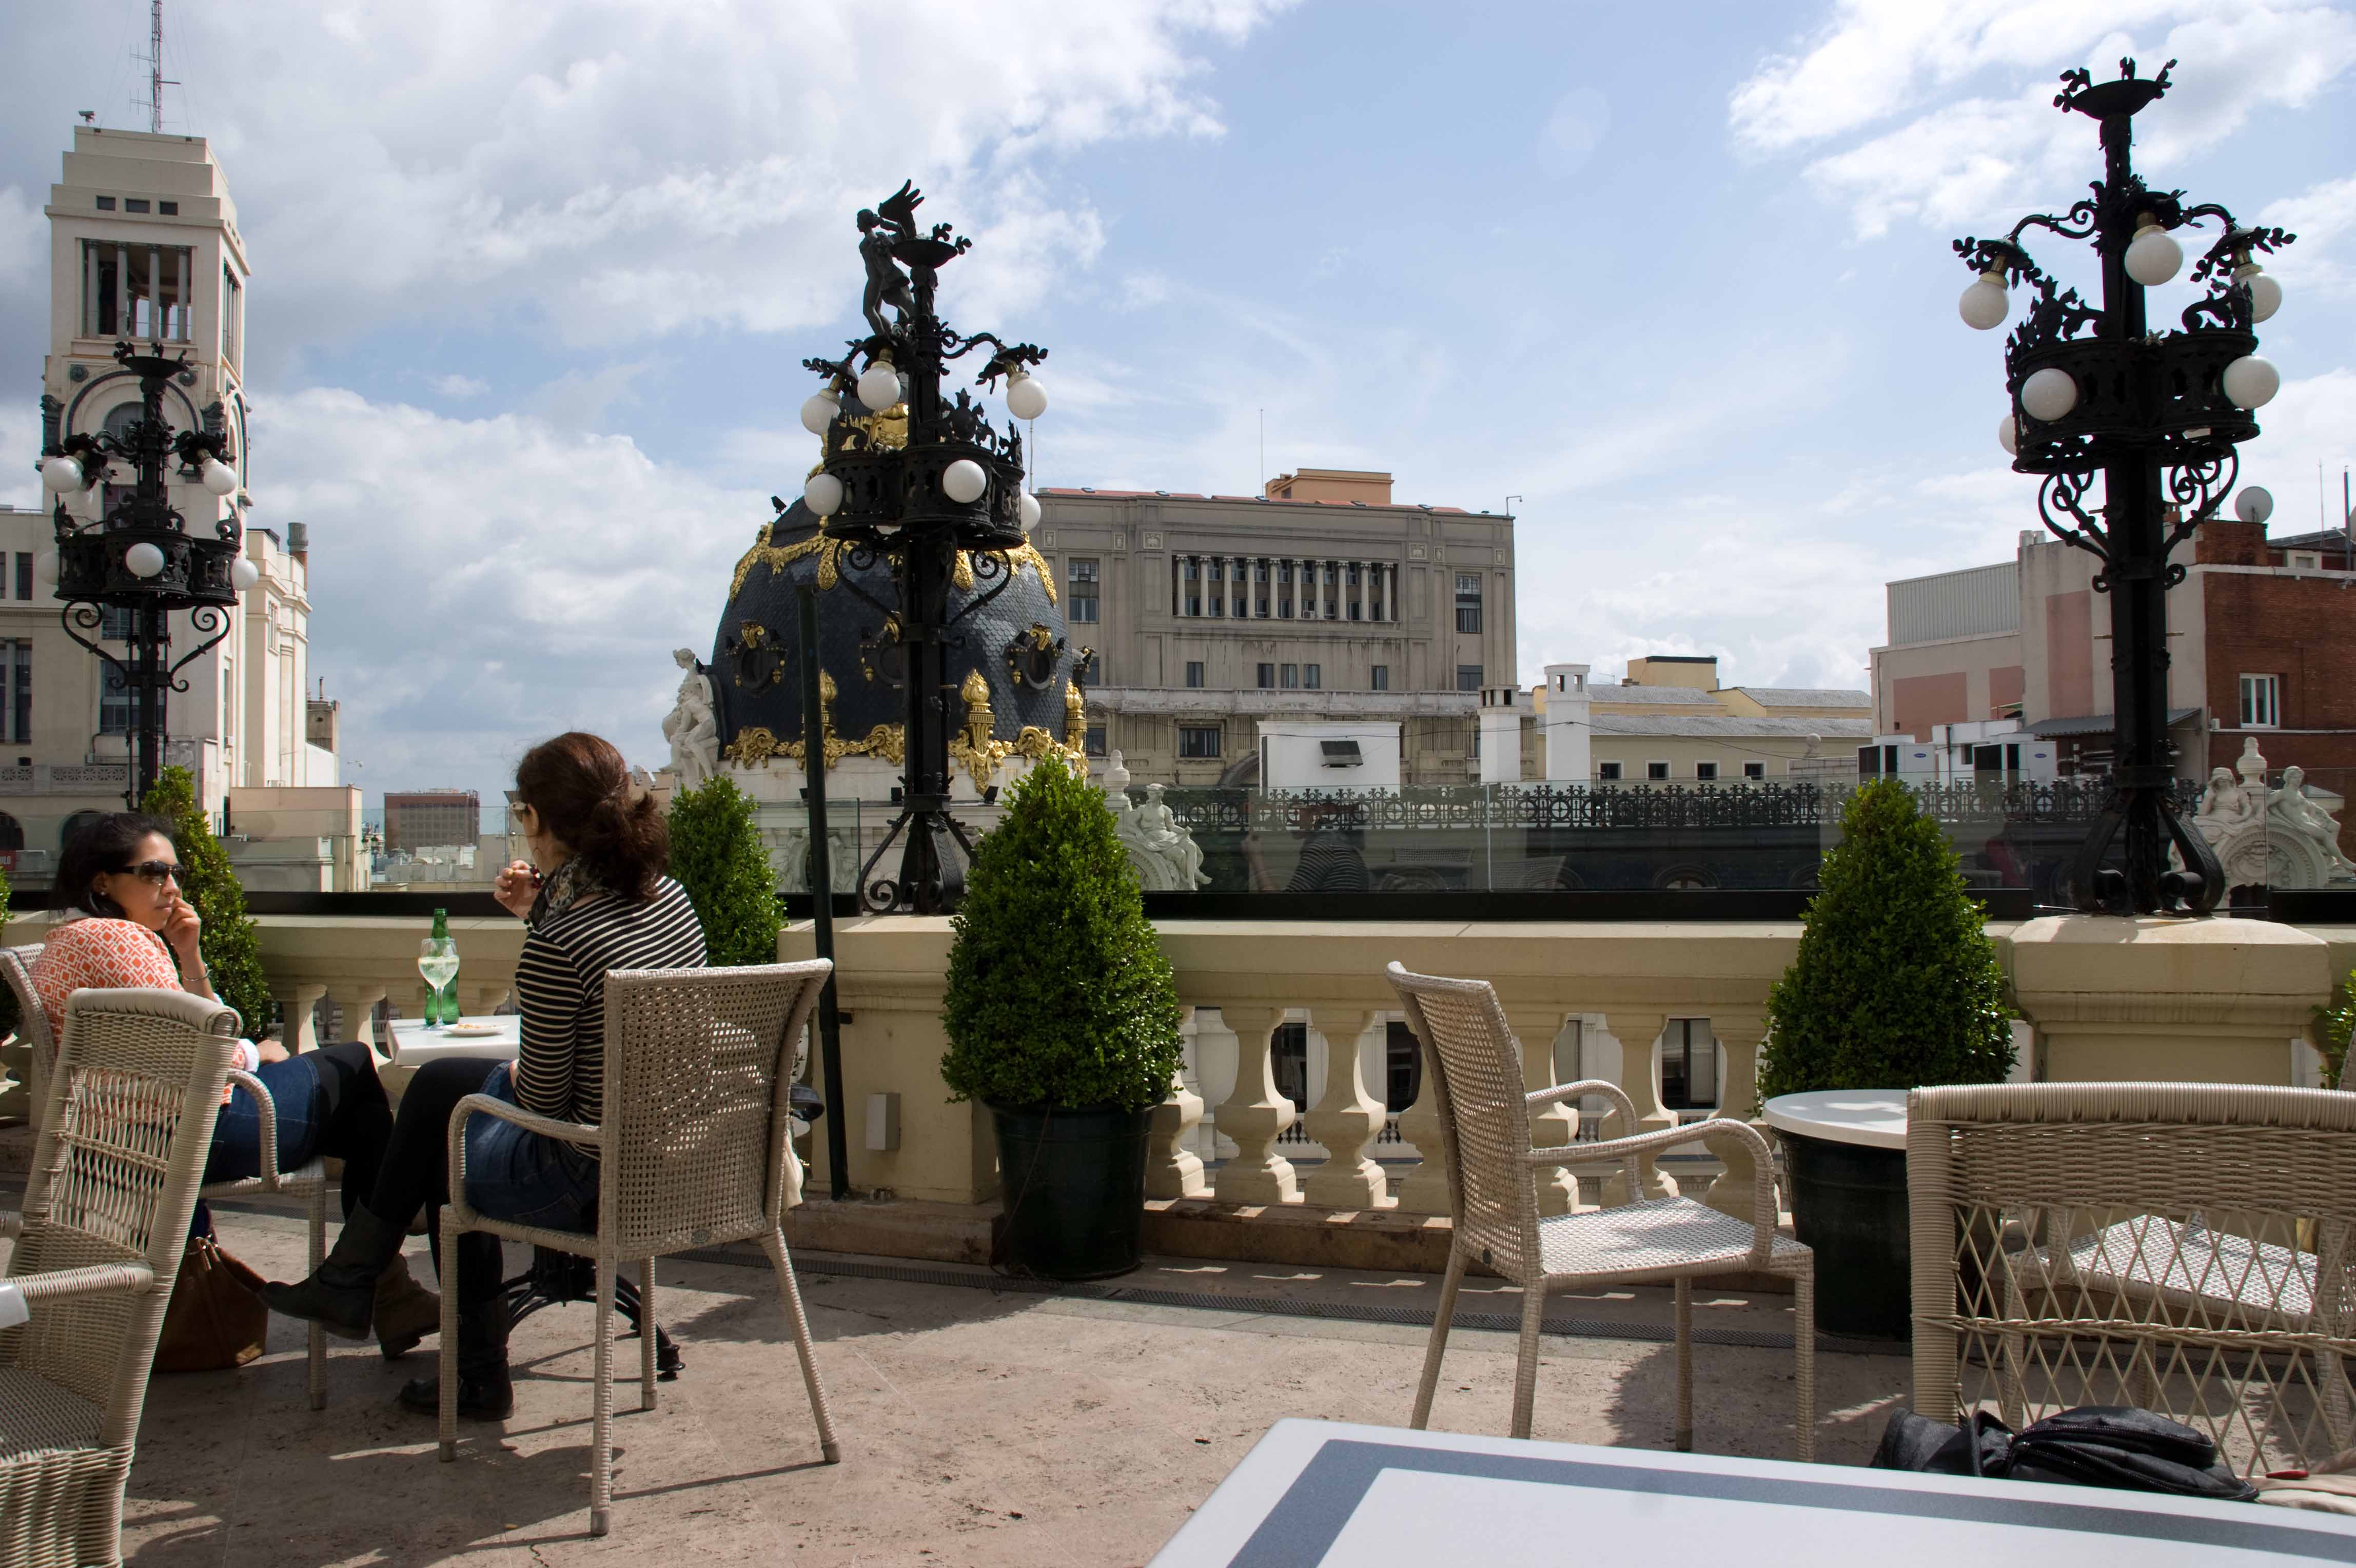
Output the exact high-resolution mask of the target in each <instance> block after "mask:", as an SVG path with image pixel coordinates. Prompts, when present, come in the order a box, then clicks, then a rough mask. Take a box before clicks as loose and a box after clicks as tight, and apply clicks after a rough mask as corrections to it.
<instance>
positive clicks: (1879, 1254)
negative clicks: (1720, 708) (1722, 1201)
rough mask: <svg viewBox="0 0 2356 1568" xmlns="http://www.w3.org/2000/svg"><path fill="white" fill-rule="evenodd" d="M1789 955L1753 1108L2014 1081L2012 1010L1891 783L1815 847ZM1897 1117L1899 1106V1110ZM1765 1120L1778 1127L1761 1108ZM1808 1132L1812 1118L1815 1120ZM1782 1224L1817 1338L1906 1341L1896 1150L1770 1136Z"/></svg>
mask: <svg viewBox="0 0 2356 1568" xmlns="http://www.w3.org/2000/svg"><path fill="white" fill-rule="evenodd" d="M1817 875H1818V888H1819V890H1818V892H1817V894H1816V896H1815V897H1814V898H1812V899H1810V900H1809V901H1808V907H1807V910H1806V912H1805V914H1804V919H1805V921H1806V929H1805V930H1804V932H1803V933H1802V934H1801V937H1800V950H1799V952H1798V954H1797V956H1796V957H1794V960H1793V961H1792V965H1791V967H1790V968H1789V969H1787V970H1785V971H1784V972H1783V978H1782V979H1781V980H1778V981H1777V982H1776V983H1775V984H1774V986H1773V988H1772V990H1770V991H1769V993H1768V995H1767V1029H1768V1033H1767V1038H1766V1041H1765V1043H1764V1044H1763V1046H1762V1058H1761V1061H1760V1064H1759V1094H1760V1098H1761V1100H1762V1101H1773V1100H1775V1099H1776V1098H1777V1097H1779V1096H1783V1095H1797V1094H1820V1093H1823V1092H1824V1091H1826V1090H1885V1091H1901V1093H1902V1091H1903V1090H1910V1089H1916V1088H1920V1087H1921V1086H1922V1085H1924V1084H1944V1083H1997V1082H2001V1081H2002V1080H2003V1079H2005V1078H2006V1077H2007V1076H2008V1074H2009V1073H2010V1072H2011V1071H2012V1060H2013V1046H2012V1010H2011V1008H2010V1006H2009V1005H2008V1001H2007V998H2006V993H2005V982H2004V972H2003V970H2002V968H2001V967H2000V966H1999V965H1998V963H1997V956H1996V948H1995V946H1994V944H1992V943H1991V942H1990V941H1989V940H1988V938H1987V910H1986V908H1985V907H1984V906H1983V905H1981V904H1980V903H1979V902H1978V901H1977V900H1976V899H1974V898H1972V897H1969V896H1968V895H1967V894H1966V892H1965V886H1964V878H1963V873H1962V871H1961V869H1960V867H1959V865H1958V862H1957V859H1956V855H1955V852H1954V850H1953V849H1952V848H1950V847H1949V846H1948V843H1947V840H1946V835H1945V834H1944V833H1943V832H1940V831H1939V824H1938V823H1937V822H1933V821H1932V820H1931V819H1930V818H1928V817H1926V816H1924V815H1923V814H1922V811H1921V810H1920V808H1919V807H1918V806H1917V805H1916V803H1915V800H1914V797H1913V794H1912V792H1911V791H1910V790H1908V789H1906V787H1905V786H1904V785H1903V784H1901V783H1900V782H1898V781H1897V780H1895V779H1877V780H1875V781H1874V782H1872V783H1870V784H1868V785H1866V786H1865V787H1864V788H1863V789H1859V790H1858V791H1857V793H1856V794H1855V795H1853V796H1851V797H1850V798H1849V800H1848V804H1847V807H1846V808H1845V809H1844V810H1843V811H1842V813H1841V841H1840V843H1837V844H1836V845H1835V846H1834V847H1833V848H1832V849H1830V850H1828V851H1826V854H1825V858H1824V865H1823V867H1822V869H1821V870H1820V871H1819V872H1818V874H1817ZM1901 1109H1902V1100H1901ZM1767 1111H1768V1121H1769V1122H1770V1124H1771V1125H1772V1124H1776V1123H1777V1122H1778V1121H1779V1118H1778V1115H1777V1113H1776V1108H1775V1107H1774V1106H1772V1105H1769V1106H1768V1107H1767ZM1814 1124H1817V1125H1821V1123H1814ZM1777 1131H1778V1132H1779V1133H1781V1134H1782V1136H1783V1145H1784V1152H1785V1158H1786V1160H1787V1163H1788V1165H1789V1167H1790V1173H1791V1178H1792V1182H1791V1191H1792V1228H1793V1230H1794V1232H1795V1233H1796V1234H1797V1235H1798V1237H1799V1239H1800V1240H1803V1241H1804V1242H1806V1243H1807V1244H1808V1245H1809V1246H1811V1247H1814V1248H1815V1249H1816V1253H1817V1259H1816V1277H1817V1278H1818V1279H1819V1280H1822V1281H1824V1282H1826V1285H1825V1288H1824V1290H1823V1291H1822V1292H1821V1293H1820V1294H1818V1295H1817V1298H1816V1320H1817V1322H1818V1324H1819V1325H1821V1326H1823V1327H1824V1328H1825V1329H1826V1332H1828V1333H1834V1334H1845V1335H1851V1336H1856V1337H1869V1338H1891V1339H1896V1338H1906V1337H1910V1333H1911V1326H1912V1311H1913V1309H1912V1284H1911V1281H1910V1277H1909V1273H1908V1257H1909V1249H1908V1246H1907V1227H1908V1218H1907V1207H1906V1150H1905V1145H1904V1142H1903V1139H1902V1138H1901V1139H1899V1140H1898V1142H1897V1146H1895V1147H1894V1148H1893V1147H1889V1146H1887V1143H1888V1139H1887V1137H1886V1135H1885V1136H1884V1137H1883V1139H1882V1146H1876V1144H1874V1143H1873V1142H1870V1141H1858V1139H1860V1138H1866V1137H1868V1136H1869V1134H1868V1133H1866V1132H1865V1130H1862V1129H1860V1130H1858V1132H1857V1133H1854V1134H1852V1135H1846V1136H1840V1137H1827V1136H1818V1135H1812V1134H1808V1133H1798V1132H1795V1131H1794V1130H1792V1129H1791V1128H1790V1127H1788V1126H1778V1127H1777Z"/></svg>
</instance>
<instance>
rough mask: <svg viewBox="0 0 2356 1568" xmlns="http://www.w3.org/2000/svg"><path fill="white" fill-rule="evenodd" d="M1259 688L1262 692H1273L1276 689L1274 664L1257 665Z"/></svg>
mask: <svg viewBox="0 0 2356 1568" xmlns="http://www.w3.org/2000/svg"><path fill="white" fill-rule="evenodd" d="M1259 689H1260V690H1261V691H1263V692H1273V691H1275V690H1276V666H1275V665H1273V664H1263V665H1261V666H1260V667H1259Z"/></svg>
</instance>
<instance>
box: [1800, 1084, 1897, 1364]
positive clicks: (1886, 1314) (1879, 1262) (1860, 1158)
mask: <svg viewBox="0 0 2356 1568" xmlns="http://www.w3.org/2000/svg"><path fill="white" fill-rule="evenodd" d="M1780 1135H1781V1136H1782V1138H1783V1147H1784V1150H1785V1154H1786V1157H1787V1159H1788V1161H1789V1164H1790V1169H1791V1175H1792V1231H1793V1234H1794V1235H1795V1236H1797V1237H1798V1238H1799V1239H1800V1240H1802V1241H1803V1242H1804V1243H1805V1244H1807V1245H1808V1246H1810V1247H1812V1248H1814V1249H1815V1254H1816V1326H1817V1328H1819V1329H1820V1330H1822V1331H1823V1332H1825V1333H1826V1334H1837V1335H1839V1336H1841V1337H1844V1338H1849V1339H1901V1340H1911V1339H1912V1338H1913V1337H1914V1288H1913V1275H1912V1272H1911V1268H1912V1265H1911V1258H1912V1249H1911V1248H1910V1247H1909V1245H1908V1242H1907V1232H1908V1229H1909V1226H1910V1224H1911V1220H1910V1219H1909V1216H1908V1214H1907V1208H1906V1151H1905V1150H1903V1149H1878V1148H1870V1147H1868V1146H1866V1145H1864V1144H1836V1143H1833V1142H1831V1141H1829V1140H1827V1139H1824V1138H1810V1137H1806V1136H1804V1135H1803V1134H1801V1133H1794V1132H1790V1131H1783V1132H1782V1133H1781V1134H1780Z"/></svg>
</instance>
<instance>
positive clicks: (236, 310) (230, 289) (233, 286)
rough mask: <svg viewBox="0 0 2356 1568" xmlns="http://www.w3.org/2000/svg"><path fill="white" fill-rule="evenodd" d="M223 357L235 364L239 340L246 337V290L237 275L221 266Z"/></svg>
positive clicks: (223, 265)
mask: <svg viewBox="0 0 2356 1568" xmlns="http://www.w3.org/2000/svg"><path fill="white" fill-rule="evenodd" d="M220 306H221V312H220V317H221V357H222V358H223V359H225V360H230V361H232V362H234V361H235V360H236V359H237V345H238V340H239V339H240V338H242V337H243V336H244V335H245V290H244V289H242V288H241V287H239V286H238V282H237V274H235V273H233V272H231V271H230V269H229V264H228V263H222V264H221V300H220Z"/></svg>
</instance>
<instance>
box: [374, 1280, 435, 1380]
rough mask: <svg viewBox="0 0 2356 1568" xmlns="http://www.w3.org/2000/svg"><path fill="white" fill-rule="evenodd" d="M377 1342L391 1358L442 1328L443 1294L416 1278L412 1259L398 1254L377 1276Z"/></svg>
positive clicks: (375, 1321)
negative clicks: (411, 1273)
mask: <svg viewBox="0 0 2356 1568" xmlns="http://www.w3.org/2000/svg"><path fill="white" fill-rule="evenodd" d="M372 1320H373V1322H374V1324H375V1326H376V1342H377V1345H378V1347H379V1348H381V1349H382V1350H383V1351H384V1359H386V1360H388V1361H392V1360H398V1359H400V1358H401V1357H402V1356H405V1355H407V1354H408V1353H409V1352H410V1351H411V1350H412V1349H415V1348H416V1347H417V1342H418V1341H419V1340H421V1339H423V1338H424V1337H426V1336H427V1335H428V1334H435V1333H439V1332H440V1331H441V1328H442V1298H441V1297H440V1296H438V1295H435V1294H434V1293H433V1292H432V1291H430V1290H427V1289H426V1288H425V1287H424V1286H423V1285H422V1284H419V1283H417V1282H416V1281H415V1280H413V1279H412V1278H411V1277H410V1274H409V1260H408V1259H406V1258H402V1257H395V1258H394V1259H393V1260H392V1262H390V1263H388V1264H386V1265H385V1271H384V1273H380V1274H379V1275H377V1277H376V1310H375V1312H374V1313H373V1315H372Z"/></svg>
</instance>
